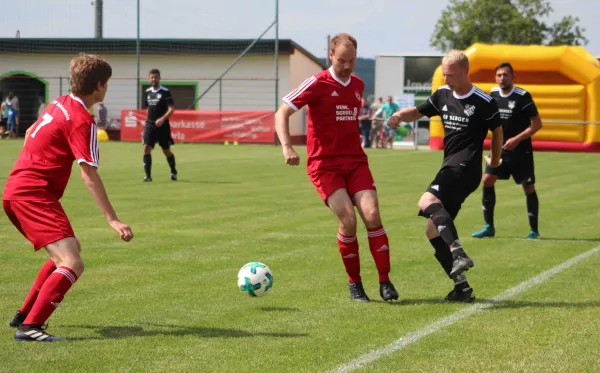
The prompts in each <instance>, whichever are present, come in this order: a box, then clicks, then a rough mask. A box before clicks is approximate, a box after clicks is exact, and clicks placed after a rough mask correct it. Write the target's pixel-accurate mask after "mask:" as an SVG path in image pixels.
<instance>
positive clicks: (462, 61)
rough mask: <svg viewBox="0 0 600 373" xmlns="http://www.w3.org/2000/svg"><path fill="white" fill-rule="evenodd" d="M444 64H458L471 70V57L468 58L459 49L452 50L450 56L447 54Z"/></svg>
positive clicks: (443, 60)
mask: <svg viewBox="0 0 600 373" xmlns="http://www.w3.org/2000/svg"><path fill="white" fill-rule="evenodd" d="M442 63H445V64H452V63H456V64H457V65H459V66H461V67H464V68H466V69H467V70H469V57H467V55H466V54H465V52H463V51H461V50H458V49H452V50H451V51H450V52H448V54H446V55H445V56H444V58H443V59H442Z"/></svg>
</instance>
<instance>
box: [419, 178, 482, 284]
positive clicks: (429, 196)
mask: <svg viewBox="0 0 600 373" xmlns="http://www.w3.org/2000/svg"><path fill="white" fill-rule="evenodd" d="M461 176H462V177H463V178H464V177H465V175H461V174H459V173H458V171H456V170H454V169H451V168H446V169H442V170H441V171H440V172H439V173H438V174H437V176H436V177H435V179H434V181H433V182H432V183H431V185H430V186H429V188H428V189H427V191H426V192H425V193H423V195H422V196H421V198H420V199H419V203H418V205H419V209H420V213H419V215H421V216H424V217H425V218H427V219H431V220H432V222H433V224H434V227H436V229H437V231H438V233H439V234H440V236H441V237H442V239H443V240H444V242H445V243H446V244H447V245H448V246H449V247H450V251H451V252H452V258H453V264H452V270H451V271H450V276H451V277H454V276H455V275H458V274H461V273H462V272H464V271H466V270H468V269H469V268H471V267H473V266H474V264H473V260H472V259H471V258H469V257H468V255H467V254H466V253H465V251H464V250H463V247H462V244H461V243H460V240H459V238H458V232H457V230H456V227H455V225H454V218H455V217H456V214H458V210H459V209H460V205H461V204H462V202H463V201H464V199H465V198H466V197H465V194H467V192H468V193H469V194H470V193H471V192H472V190H468V191H467V190H465V189H470V188H465V187H466V185H465V184H466V183H464V181H463V180H461ZM477 184H479V180H478V181H477ZM467 195H468V194H467ZM444 200H445V201H444ZM443 201H444V202H446V203H447V204H448V205H449V206H448V207H449V208H450V207H451V206H452V207H453V208H452V210H448V209H446V208H445V207H444V202H443ZM450 205H451V206H450Z"/></svg>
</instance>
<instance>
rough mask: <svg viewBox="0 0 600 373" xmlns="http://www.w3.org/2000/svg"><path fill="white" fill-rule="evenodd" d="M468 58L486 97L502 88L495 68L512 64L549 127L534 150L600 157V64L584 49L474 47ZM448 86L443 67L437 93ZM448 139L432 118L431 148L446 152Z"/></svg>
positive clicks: (538, 135) (435, 79)
mask: <svg viewBox="0 0 600 373" xmlns="http://www.w3.org/2000/svg"><path fill="white" fill-rule="evenodd" d="M465 53H466V54H467V55H468V56H469V62H470V66H471V68H470V72H469V75H470V77H471V81H472V82H473V84H475V85H477V86H478V87H479V88H481V89H482V90H484V91H486V92H490V91H491V89H492V88H493V87H495V86H496V84H495V83H494V76H495V71H494V69H495V67H496V66H497V65H498V64H499V63H501V62H510V63H511V64H512V66H513V68H514V69H515V85H517V86H519V87H521V88H523V89H525V90H527V91H529V93H531V95H532V97H533V99H534V100H535V103H536V105H537V107H538V111H539V113H540V116H541V117H542V121H543V122H544V126H543V128H542V129H541V130H540V131H539V132H538V133H536V134H535V135H534V136H533V147H534V149H536V150H550V151H588V152H600V62H598V60H596V58H594V57H593V56H592V55H591V54H589V53H588V52H587V51H586V50H585V49H584V48H582V47H579V46H558V47H549V46H538V45H503V44H500V45H488V44H473V45H472V46H471V47H469V48H468V49H466V50H465ZM442 85H444V77H443V76H442V72H441V66H439V67H438V68H437V69H436V70H435V73H434V75H433V91H434V92H435V90H436V89H437V88H438V87H440V86H442ZM443 137H444V129H443V126H442V124H441V121H440V118H439V117H436V118H432V120H431V125H430V147H431V148H432V149H442V148H443ZM486 146H489V139H488V140H486Z"/></svg>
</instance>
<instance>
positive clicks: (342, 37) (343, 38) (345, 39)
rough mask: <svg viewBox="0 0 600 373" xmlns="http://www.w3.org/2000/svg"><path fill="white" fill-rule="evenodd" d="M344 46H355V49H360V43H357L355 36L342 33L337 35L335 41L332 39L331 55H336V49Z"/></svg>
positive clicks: (330, 44) (330, 45)
mask: <svg viewBox="0 0 600 373" xmlns="http://www.w3.org/2000/svg"><path fill="white" fill-rule="evenodd" d="M342 44H343V45H352V46H354V49H356V48H357V47H358V42H357V41H356V38H354V36H352V35H350V34H347V33H341V34H337V35H336V36H334V37H333V39H331V42H330V43H329V49H331V53H335V48H337V47H338V46H339V45H342Z"/></svg>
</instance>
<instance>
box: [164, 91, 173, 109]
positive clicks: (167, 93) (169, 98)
mask: <svg viewBox="0 0 600 373" xmlns="http://www.w3.org/2000/svg"><path fill="white" fill-rule="evenodd" d="M164 98H165V102H166V103H167V105H168V106H175V101H174V100H173V96H172V95H171V91H165V93H164Z"/></svg>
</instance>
